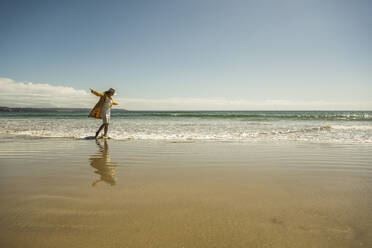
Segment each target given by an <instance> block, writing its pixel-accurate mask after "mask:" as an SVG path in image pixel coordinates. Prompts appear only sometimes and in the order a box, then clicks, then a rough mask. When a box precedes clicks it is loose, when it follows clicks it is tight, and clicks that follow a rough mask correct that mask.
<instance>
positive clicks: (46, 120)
mask: <svg viewBox="0 0 372 248" xmlns="http://www.w3.org/2000/svg"><path fill="white" fill-rule="evenodd" d="M87 115H88V112H85V111H69V112H55V111H53V112H44V111H43V112H0V134H7V135H9V136H25V137H29V136H36V137H63V138H74V139H84V138H86V137H88V136H92V135H94V133H95V131H96V130H97V128H98V127H99V126H100V124H101V122H102V121H101V120H96V119H92V118H88V117H87ZM109 136H110V137H111V138H113V139H117V140H169V141H193V140H217V141H241V142H245V141H247V142H249V141H277V140H286V141H302V142H319V143H358V144H364V143H372V111H128V112H124V111H118V110H116V111H115V110H113V111H112V116H111V125H110V129H109Z"/></svg>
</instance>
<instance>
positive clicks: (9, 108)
mask: <svg viewBox="0 0 372 248" xmlns="http://www.w3.org/2000/svg"><path fill="white" fill-rule="evenodd" d="M90 110H91V109H90V108H11V107H0V112H76V111H90ZM113 111H125V112H127V111H128V110H126V109H113Z"/></svg>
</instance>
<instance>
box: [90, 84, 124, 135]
mask: <svg viewBox="0 0 372 248" xmlns="http://www.w3.org/2000/svg"><path fill="white" fill-rule="evenodd" d="M90 92H92V93H93V94H94V95H96V96H99V97H100V99H99V101H98V103H97V104H96V106H94V108H93V109H92V111H91V112H90V114H89V117H93V118H96V119H102V120H103V123H102V125H101V126H100V127H99V129H98V131H97V132H96V135H95V138H97V137H98V134H99V133H100V132H101V130H102V128H105V131H104V134H103V137H105V138H107V132H108V126H109V124H110V115H111V107H112V105H118V103H117V102H115V101H114V100H113V99H112V96H113V95H114V94H115V90H114V89H113V88H110V89H109V90H107V91H105V92H104V93H100V92H98V91H95V90H93V89H90Z"/></svg>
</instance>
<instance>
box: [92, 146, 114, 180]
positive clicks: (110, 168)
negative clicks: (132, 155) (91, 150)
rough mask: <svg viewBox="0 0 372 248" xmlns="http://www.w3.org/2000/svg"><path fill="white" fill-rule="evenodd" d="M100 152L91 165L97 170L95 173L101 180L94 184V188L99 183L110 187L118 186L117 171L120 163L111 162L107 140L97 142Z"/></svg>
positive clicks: (94, 156) (93, 157) (93, 158)
mask: <svg viewBox="0 0 372 248" xmlns="http://www.w3.org/2000/svg"><path fill="white" fill-rule="evenodd" d="M96 144H97V146H98V148H99V149H98V152H97V153H96V154H95V155H93V156H92V157H91V158H90V159H89V160H90V165H91V166H92V167H93V168H94V169H96V170H95V171H94V173H96V174H98V175H100V178H99V179H98V180H96V181H94V182H93V183H92V186H96V185H97V184H98V183H99V182H102V181H103V182H106V183H108V184H110V185H112V186H113V185H115V184H116V179H115V171H116V167H117V166H118V163H115V162H111V161H110V153H109V147H108V143H107V140H106V139H104V140H103V144H102V142H101V141H99V140H97V141H96Z"/></svg>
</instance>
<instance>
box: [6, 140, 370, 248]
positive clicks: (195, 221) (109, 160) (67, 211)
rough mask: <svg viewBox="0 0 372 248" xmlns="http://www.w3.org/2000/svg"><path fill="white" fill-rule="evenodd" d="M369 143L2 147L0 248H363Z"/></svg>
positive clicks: (366, 242)
mask: <svg viewBox="0 0 372 248" xmlns="http://www.w3.org/2000/svg"><path fill="white" fill-rule="evenodd" d="M371 154H372V146H368V145H332V144H306V143H288V142H287V143H286V142H278V143H271V144H270V143H262V142H261V143H244V144H243V143H237V142H235V143H230V142H195V143H171V142H120V141H115V140H109V141H108V143H106V144H105V143H104V142H101V143H99V144H96V142H95V141H93V140H90V141H84V140H67V139H20V138H17V139H14V138H4V139H2V140H1V142H0V164H1V173H0V179H1V180H0V202H1V206H0V219H1V227H0V228H1V232H0V246H1V247H370V246H371V245H372V224H371V223H372V211H371V208H370V206H371V205H372V197H371V196H372V165H371V161H372V155H371Z"/></svg>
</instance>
